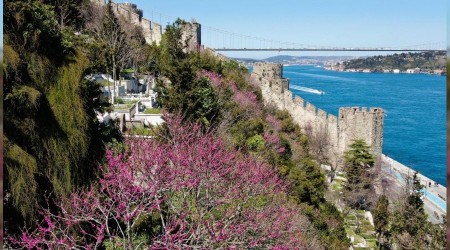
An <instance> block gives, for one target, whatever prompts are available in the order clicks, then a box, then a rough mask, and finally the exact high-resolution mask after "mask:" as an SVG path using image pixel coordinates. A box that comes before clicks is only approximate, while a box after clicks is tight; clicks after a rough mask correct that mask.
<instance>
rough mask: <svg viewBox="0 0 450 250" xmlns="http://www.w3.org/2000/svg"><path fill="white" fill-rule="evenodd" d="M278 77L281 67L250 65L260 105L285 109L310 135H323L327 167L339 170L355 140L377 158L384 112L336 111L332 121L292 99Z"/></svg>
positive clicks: (379, 151)
mask: <svg viewBox="0 0 450 250" xmlns="http://www.w3.org/2000/svg"><path fill="white" fill-rule="evenodd" d="M282 76H283V65H282V64H271V63H255V64H254V65H253V72H252V77H253V78H254V79H256V80H257V81H258V82H259V83H260V86H261V91H262V96H263V99H264V103H265V104H271V105H274V106H276V107H277V108H278V109H280V110H283V109H286V110H287V111H288V112H289V113H290V114H291V116H292V118H293V119H294V121H295V122H297V123H298V125H300V127H302V128H304V127H305V126H307V125H310V126H311V128H312V130H313V133H325V134H326V136H327V137H328V140H329V145H330V147H329V148H328V150H327V151H328V152H327V156H328V159H330V163H331V164H333V165H334V166H339V167H341V166H342V161H341V160H340V159H342V156H343V154H344V152H345V151H346V150H348V149H349V145H350V144H351V143H352V141H353V140H355V139H363V140H364V141H365V142H366V143H367V144H368V145H369V146H370V147H371V152H372V154H374V156H375V157H377V158H378V157H380V156H381V153H382V152H381V151H382V145H383V126H384V111H383V110H382V109H381V108H370V109H369V110H367V109H366V108H362V109H360V108H358V107H350V108H340V109H339V116H338V117H336V116H334V115H332V114H327V112H325V111H324V110H322V109H320V108H316V107H315V106H314V105H313V104H311V103H309V102H305V100H304V99H303V98H301V97H299V96H295V98H294V99H293V98H292V97H293V96H292V92H291V91H290V90H289V80H288V79H285V78H282Z"/></svg>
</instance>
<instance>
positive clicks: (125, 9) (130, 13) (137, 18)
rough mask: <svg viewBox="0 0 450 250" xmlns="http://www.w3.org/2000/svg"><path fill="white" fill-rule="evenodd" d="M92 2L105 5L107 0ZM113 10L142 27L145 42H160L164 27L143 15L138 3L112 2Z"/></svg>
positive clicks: (92, 0)
mask: <svg viewBox="0 0 450 250" xmlns="http://www.w3.org/2000/svg"><path fill="white" fill-rule="evenodd" d="M91 2H94V3H97V4H100V5H105V4H106V3H107V2H106V1H105V0H91ZM111 6H112V9H113V11H114V12H115V13H116V14H119V15H121V16H122V17H124V18H125V20H127V21H129V22H130V23H131V24H134V25H137V26H139V27H141V28H142V33H143V35H144V37H145V42H146V43H148V44H151V43H153V42H155V43H156V44H159V43H160V42H161V37H162V28H161V25H160V24H159V23H156V22H153V23H152V21H150V20H149V19H146V18H144V17H143V11H142V10H141V9H138V8H137V5H136V4H132V3H115V2H111Z"/></svg>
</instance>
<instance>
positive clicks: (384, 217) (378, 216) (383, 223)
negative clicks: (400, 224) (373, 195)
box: [373, 195, 390, 249]
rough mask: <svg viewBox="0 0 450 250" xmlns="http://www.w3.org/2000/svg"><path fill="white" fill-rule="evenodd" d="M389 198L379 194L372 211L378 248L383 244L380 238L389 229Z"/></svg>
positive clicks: (382, 237) (382, 238)
mask: <svg viewBox="0 0 450 250" xmlns="http://www.w3.org/2000/svg"><path fill="white" fill-rule="evenodd" d="M389 216H390V214H389V200H388V198H387V196H386V195H381V196H380V197H379V198H378V201H377V204H376V205H375V210H374V212H373V222H374V224H375V231H376V232H377V234H378V249H381V246H382V245H383V242H382V240H384V237H385V236H386V235H387V233H388V230H389Z"/></svg>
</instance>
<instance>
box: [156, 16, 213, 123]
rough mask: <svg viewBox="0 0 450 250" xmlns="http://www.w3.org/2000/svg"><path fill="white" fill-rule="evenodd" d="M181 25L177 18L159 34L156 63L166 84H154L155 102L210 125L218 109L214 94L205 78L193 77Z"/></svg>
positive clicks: (189, 118) (186, 118)
mask: <svg viewBox="0 0 450 250" xmlns="http://www.w3.org/2000/svg"><path fill="white" fill-rule="evenodd" d="M184 24H185V22H184V21H182V20H181V19H178V20H177V21H176V22H175V23H174V24H172V25H169V26H167V28H166V31H165V33H164V35H163V39H162V41H161V47H162V49H161V54H160V56H159V58H158V63H157V64H158V65H159V68H160V69H161V73H162V75H163V76H164V77H167V78H168V80H169V81H166V80H162V79H160V80H159V81H158V84H157V87H156V91H157V93H158V100H159V102H160V104H161V105H162V107H163V108H165V109H167V110H168V111H169V112H170V113H180V114H182V116H183V117H184V119H185V120H190V121H200V122H202V123H203V124H205V125H208V124H214V123H215V121H217V119H218V118H219V110H220V109H219V103H218V101H217V95H216V93H215V91H214V89H213V88H212V86H211V84H210V82H209V80H208V79H207V78H205V77H201V78H198V77H197V72H196V70H195V67H194V66H193V65H192V63H191V61H190V60H189V57H188V55H187V54H186V53H185V52H184V51H183V49H184V48H185V47H186V44H183V41H182V27H183V25H184Z"/></svg>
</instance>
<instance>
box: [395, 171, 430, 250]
mask: <svg viewBox="0 0 450 250" xmlns="http://www.w3.org/2000/svg"><path fill="white" fill-rule="evenodd" d="M422 188H423V185H421V184H420V179H419V177H418V176H417V172H415V173H414V174H413V176H412V177H411V176H407V177H406V185H405V188H404V190H403V193H402V196H401V197H400V199H398V200H397V202H396V204H395V205H396V206H395V209H394V211H393V213H392V214H393V216H392V221H391V234H392V242H393V243H394V244H396V245H397V246H399V247H401V248H406V249H408V248H411V249H429V247H428V244H430V240H431V241H432V239H434V238H435V237H436V236H435V235H432V234H431V232H430V231H429V229H430V228H431V227H432V226H431V223H430V222H428V221H427V215H426V214H425V211H424V208H423V201H422V196H423V194H422V193H421V189H422Z"/></svg>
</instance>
